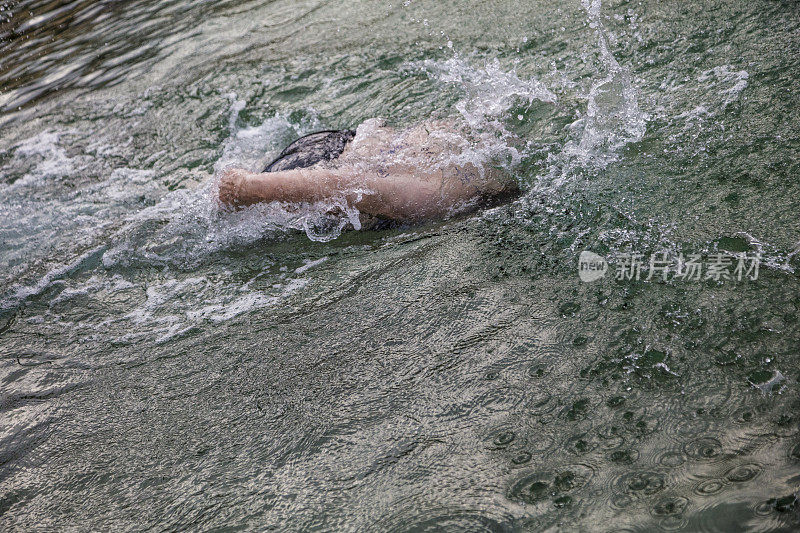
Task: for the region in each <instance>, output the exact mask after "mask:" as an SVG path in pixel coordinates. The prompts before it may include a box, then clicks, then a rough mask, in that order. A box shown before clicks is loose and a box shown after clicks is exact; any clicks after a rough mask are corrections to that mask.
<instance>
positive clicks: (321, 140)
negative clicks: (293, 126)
mask: <svg viewBox="0 0 800 533" xmlns="http://www.w3.org/2000/svg"><path fill="white" fill-rule="evenodd" d="M355 136H356V132H355V131H353V130H327V131H318V132H316V133H311V134H309V135H305V136H303V137H300V138H299V139H297V140H296V141H294V142H293V143H292V144H290V145H289V146H287V147H286V148H285V149H284V150H283V151H282V152H281V153H280V154H279V155H278V157H277V158H276V159H275V161H273V162H272V163H270V164H269V165H267V166H266V168H265V169H264V172H279V171H281V170H292V169H295V168H308V167H310V166H312V165H316V164H317V163H319V162H320V161H333V160H334V159H336V158H337V157H339V156H340V155H342V152H344V149H345V148H346V147H347V145H348V144H349V143H350V141H352V140H353V138H354V137H355Z"/></svg>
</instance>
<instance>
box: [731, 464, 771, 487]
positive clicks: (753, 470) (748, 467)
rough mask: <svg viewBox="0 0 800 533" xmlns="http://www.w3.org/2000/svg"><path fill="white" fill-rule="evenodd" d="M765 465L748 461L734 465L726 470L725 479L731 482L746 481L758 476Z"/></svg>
mask: <svg viewBox="0 0 800 533" xmlns="http://www.w3.org/2000/svg"><path fill="white" fill-rule="evenodd" d="M761 470H763V467H762V466H761V465H760V464H758V463H747V464H743V465H739V466H734V467H733V468H731V469H730V470H728V471H727V472H725V479H727V480H728V481H730V482H731V483H745V482H747V481H750V480H751V479H754V478H755V477H757V476H758V475H759V474H760V473H761Z"/></svg>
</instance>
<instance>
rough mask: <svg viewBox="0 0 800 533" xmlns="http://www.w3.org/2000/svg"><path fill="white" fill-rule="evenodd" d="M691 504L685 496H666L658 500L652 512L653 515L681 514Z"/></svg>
mask: <svg viewBox="0 0 800 533" xmlns="http://www.w3.org/2000/svg"><path fill="white" fill-rule="evenodd" d="M688 506H689V500H688V499H687V498H684V497H683V496H665V497H663V498H661V499H660V500H658V501H657V502H656V503H655V505H653V507H652V509H650V513H651V514H652V515H653V516H679V515H682V514H683V512H684V511H685V510H686V508H687V507H688Z"/></svg>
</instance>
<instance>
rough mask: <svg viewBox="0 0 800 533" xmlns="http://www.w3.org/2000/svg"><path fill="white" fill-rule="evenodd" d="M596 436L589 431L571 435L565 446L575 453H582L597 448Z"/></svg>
mask: <svg viewBox="0 0 800 533" xmlns="http://www.w3.org/2000/svg"><path fill="white" fill-rule="evenodd" d="M597 446H598V443H597V438H596V437H595V436H594V435H592V434H590V433H588V432H587V433H579V434H577V435H573V436H572V437H570V438H569V439H567V442H566V448H567V450H569V451H570V452H572V453H574V454H575V455H583V454H586V453H589V452H591V451H592V450H594V449H595V448H597Z"/></svg>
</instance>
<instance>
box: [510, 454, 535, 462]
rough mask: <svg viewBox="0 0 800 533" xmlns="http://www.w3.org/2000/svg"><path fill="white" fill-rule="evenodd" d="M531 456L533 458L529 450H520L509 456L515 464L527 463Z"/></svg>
mask: <svg viewBox="0 0 800 533" xmlns="http://www.w3.org/2000/svg"><path fill="white" fill-rule="evenodd" d="M532 458H533V455H531V453H530V452H525V451H522V452H519V453H518V454H517V455H515V456H514V457H512V458H511V462H512V463H514V464H515V465H524V464H527V463H528V462H530V460H531V459H532Z"/></svg>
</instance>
